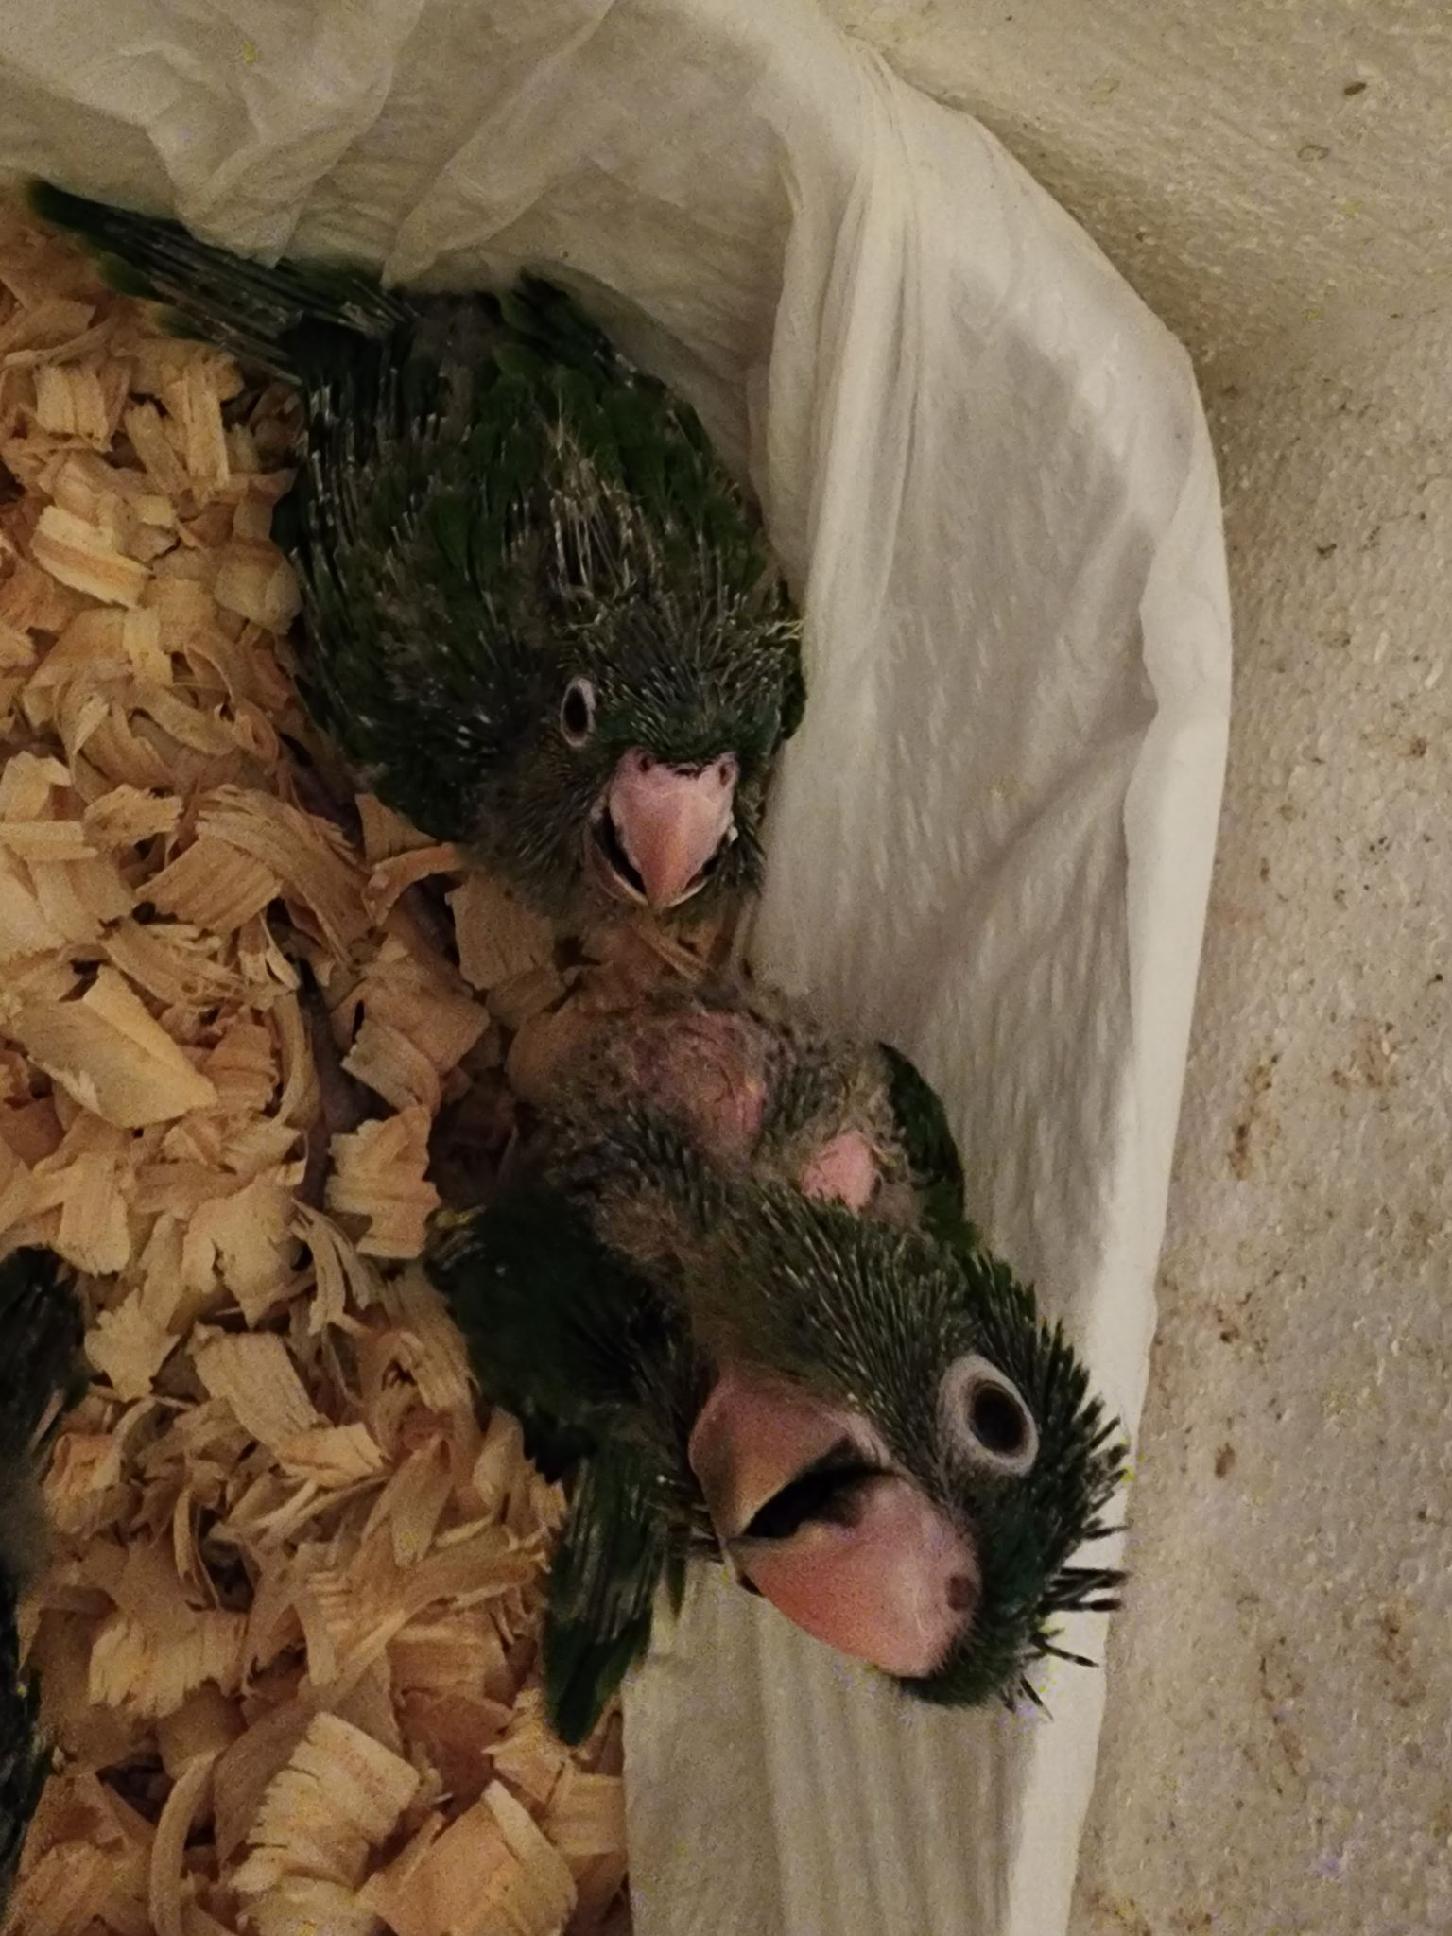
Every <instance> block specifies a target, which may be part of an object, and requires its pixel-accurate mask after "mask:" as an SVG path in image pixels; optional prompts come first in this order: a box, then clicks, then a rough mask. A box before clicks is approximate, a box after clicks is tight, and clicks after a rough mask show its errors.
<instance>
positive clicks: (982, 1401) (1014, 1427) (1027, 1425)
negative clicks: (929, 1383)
mask: <svg viewBox="0 0 1452 1936" xmlns="http://www.w3.org/2000/svg"><path fill="white" fill-rule="evenodd" d="M938 1402H939V1404H940V1406H941V1408H942V1417H943V1425H944V1429H945V1431H946V1432H947V1435H948V1439H949V1442H950V1443H951V1444H952V1445H953V1446H954V1448H955V1449H956V1451H957V1452H958V1454H959V1456H960V1457H961V1458H962V1459H964V1460H965V1461H966V1462H967V1464H969V1465H970V1466H972V1467H973V1468H974V1469H975V1470H976V1471H978V1472H981V1473H983V1474H984V1475H985V1476H992V1477H995V1478H1003V1479H1021V1478H1022V1477H1023V1475H1024V1474H1025V1473H1026V1472H1028V1471H1030V1470H1031V1469H1032V1466H1033V1463H1034V1460H1035V1459H1036V1458H1037V1457H1038V1455H1039V1428H1038V1426H1037V1425H1036V1424H1035V1423H1034V1418H1033V1413H1032V1412H1030V1410H1029V1408H1028V1406H1027V1404H1026V1403H1025V1402H1024V1399H1023V1397H1022V1395H1021V1393H1020V1392H1019V1391H1018V1390H1017V1389H1016V1387H1015V1386H1014V1385H1013V1383H1012V1382H1011V1381H1010V1380H1009V1379H1007V1378H1005V1377H1004V1375H1003V1373H1002V1372H1001V1371H999V1370H998V1369H997V1367H996V1366H994V1365H991V1364H990V1363H989V1362H988V1360H987V1359H986V1358H980V1357H979V1356H978V1355H977V1353H976V1352H971V1353H969V1354H968V1356H966V1357H963V1358H957V1359H955V1360H954V1361H953V1363H952V1364H951V1365H949V1367H948V1369H947V1370H946V1371H945V1372H944V1374H943V1382H942V1384H941V1385H940V1387H939V1391H938Z"/></svg>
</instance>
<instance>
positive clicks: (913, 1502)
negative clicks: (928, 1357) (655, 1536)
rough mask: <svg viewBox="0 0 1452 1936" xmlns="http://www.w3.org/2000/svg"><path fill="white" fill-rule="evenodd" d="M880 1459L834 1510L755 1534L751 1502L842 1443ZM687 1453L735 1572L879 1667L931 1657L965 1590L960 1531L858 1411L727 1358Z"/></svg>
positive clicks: (959, 1630)
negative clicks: (838, 1515) (837, 1513)
mask: <svg viewBox="0 0 1452 1936" xmlns="http://www.w3.org/2000/svg"><path fill="white" fill-rule="evenodd" d="M844 1441H845V1445H846V1448H847V1449H850V1452H851V1454H852V1456H853V1457H854V1458H861V1459H862V1460H864V1461H865V1462H867V1463H869V1464H872V1465H879V1466H881V1467H882V1468H883V1470H882V1471H881V1472H880V1473H879V1474H878V1476H876V1477H874V1478H870V1479H866V1480H864V1481H861V1482H860V1483H859V1484H858V1485H857V1486H856V1487H854V1489H853V1491H852V1493H851V1494H850V1504H849V1505H848V1507H847V1510H846V1511H845V1513H844V1515H843V1517H844V1521H845V1523H840V1524H839V1523H836V1522H835V1520H831V1521H829V1520H823V1519H808V1520H806V1521H804V1522H803V1524H802V1525H801V1526H800V1527H799V1528H798V1529H797V1530H796V1531H795V1532H793V1533H791V1534H790V1535H789V1536H788V1537H786V1538H782V1539H763V1538H759V1537H753V1536H752V1535H751V1534H750V1532H749V1530H748V1529H749V1528H750V1526H751V1523H752V1521H753V1520H754V1519H755V1517H756V1515H757V1513H758V1512H760V1510H761V1509H762V1507H763V1506H765V1505H767V1504H768V1503H769V1502H770V1501H771V1500H772V1499H774V1498H775V1497H776V1496H777V1494H778V1493H779V1492H781V1490H782V1489H783V1487H785V1486H787V1485H789V1484H790V1483H791V1482H792V1481H793V1480H795V1479H798V1478H800V1477H801V1476H802V1474H803V1473H804V1472H805V1471H806V1470H807V1469H808V1468H810V1467H812V1466H813V1465H815V1464H816V1463H817V1462H818V1461H820V1460H822V1459H823V1458H825V1457H828V1456H831V1455H834V1454H835V1453H836V1452H837V1451H838V1450H839V1448H843V1446H844ZM687 1457H688V1459H689V1461H690V1465H691V1470H692V1471H693V1472H694V1473H695V1475H696V1478H697V1481H698V1482H699V1484H700V1487H701V1490H702V1493H703V1494H704V1496H705V1500H706V1505H707V1508H708V1510H709V1511H710V1514H711V1518H712V1521H713V1523H714V1525H715V1527H716V1531H717V1535H718V1537H719V1538H720V1539H721V1541H722V1544H723V1545H724V1546H725V1547H726V1549H727V1551H728V1553H729V1554H730V1556H731V1558H732V1559H733V1561H734V1562H735V1564H736V1566H737V1568H738V1570H739V1572H740V1573H741V1574H742V1575H743V1576H744V1577H745V1578H746V1579H747V1580H749V1581H750V1582H751V1584H752V1585H753V1586H754V1587H755V1588H756V1589H757V1590H758V1592H760V1593H761V1594H762V1595H763V1596H764V1597H765V1598H766V1599H768V1600H770V1601H771V1603H772V1604H773V1606H775V1607H776V1608H777V1610H778V1611H779V1612H781V1613H783V1614H785V1615H786V1617H787V1619H788V1620H790V1621H792V1622H793V1623H794V1624H795V1625H796V1626H798V1627H800V1628H801V1629H802V1630H803V1631H804V1632H805V1633H809V1634H812V1635H813V1636H814V1637H815V1638H816V1639H818V1640H821V1641H824V1642H825V1643H826V1644H827V1645H828V1646H831V1647H835V1648H837V1649H838V1650H839V1651H840V1652H842V1653H845V1654H851V1655H853V1656H854V1657H855V1658H856V1659H859V1660H865V1661H869V1662H871V1664H872V1665H873V1666H875V1667H880V1668H882V1669H883V1670H884V1671H885V1672H887V1673H890V1674H897V1675H902V1676H916V1675H922V1674H929V1673H931V1672H932V1671H933V1670H934V1669H935V1668H936V1667H938V1666H939V1665H941V1663H942V1661H943V1660H944V1659H945V1658H946V1656H947V1655H948V1653H949V1652H950V1650H951V1649H952V1647H953V1646H954V1644H955V1643H956V1642H957V1641H958V1640H959V1639H960V1638H961V1636H962V1634H963V1632H964V1631H965V1629H966V1627H967V1625H968V1623H969V1621H970V1620H971V1618H972V1613H973V1608H974V1606H975V1604H976V1602H977V1597H978V1585H979V1573H978V1562H977V1557H976V1555H975V1553H974V1549H973V1543H972V1541H971V1540H970V1539H969V1537H968V1535H967V1534H966V1533H965V1532H964V1531H963V1530H962V1529H961V1528H960V1527H958V1526H957V1525H955V1524H954V1522H953V1521H952V1520H951V1519H950V1518H949V1517H948V1515H947V1514H946V1513H945V1512H943V1511H942V1509H941V1508H940V1507H938V1506H936V1505H935V1504H934V1503H933V1502H932V1500H930V1499H929V1498H928V1497H927V1495H926V1494H925V1493H924V1492H923V1491H922V1489H921V1488H920V1487H919V1486H918V1485H917V1484H916V1483H915V1482H914V1481H913V1480H911V1479H909V1478H908V1477H907V1476H906V1475H905V1474H903V1473H900V1472H897V1471H893V1470H891V1469H890V1467H891V1461H890V1459H889V1457H888V1454H887V1448H886V1447H885V1446H884V1445H883V1444H882V1443H881V1441H880V1440H878V1439H877V1438H876V1436H875V1434H874V1433H873V1432H872V1431H871V1429H870V1428H869V1427H868V1426H867V1424H866V1423H865V1421H864V1420H862V1419H861V1418H859V1417H858V1416H857V1415H856V1414H854V1413H852V1412H850V1411H847V1410H845V1409H843V1408H838V1407H834V1406H831V1405H828V1404H826V1403H824V1402H823V1401H821V1400H819V1399H816V1398H813V1397H812V1396H810V1394H808V1393H806V1392H804V1391H802V1390H800V1389H799V1388H797V1387H796V1386H793V1385H789V1384H787V1383H786V1382H785V1381H783V1380H780V1379H776V1378H773V1377H771V1376H770V1375H768V1374H767V1373H764V1372H760V1371H757V1370H755V1369H754V1368H752V1367H747V1366H741V1365H727V1366H726V1367H724V1368H723V1370H722V1372H721V1375H720V1377H719V1378H718V1380H717V1382H716V1385H715V1387H714V1389H713V1390H712V1392H711V1393H710V1395H709V1397H708V1398H707V1400H706V1403H705V1404H704V1406H703V1407H702V1408H701V1413H700V1416H699V1417H698V1419H697V1420H696V1424H695V1428H694V1430H693V1431H692V1433H691V1438H690V1442H689V1444H688V1446H687Z"/></svg>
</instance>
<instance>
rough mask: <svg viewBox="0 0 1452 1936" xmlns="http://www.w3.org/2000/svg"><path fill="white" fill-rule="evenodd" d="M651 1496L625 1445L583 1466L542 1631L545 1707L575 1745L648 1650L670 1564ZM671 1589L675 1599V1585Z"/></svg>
mask: <svg viewBox="0 0 1452 1936" xmlns="http://www.w3.org/2000/svg"><path fill="white" fill-rule="evenodd" d="M654 1492H655V1488H654V1486H653V1484H652V1475H651V1469H650V1465H649V1463H648V1461H647V1460H646V1459H644V1458H643V1457H642V1456H641V1455H640V1453H639V1452H638V1451H636V1450H635V1449H634V1448H633V1447H630V1446H628V1445H615V1446H612V1447H610V1448H609V1449H608V1450H604V1451H602V1452H601V1453H599V1454H598V1455H597V1456H596V1457H594V1458H591V1459H589V1460H587V1461H586V1463H585V1465H584V1466H583V1467H582V1468H581V1472H580V1477H579V1481H578V1483H577V1485H576V1488H575V1493H574V1497H573V1498H572V1500H571V1502H570V1514H569V1518H568V1520H567V1522H566V1525H565V1530H564V1534H563V1536H562V1538H561V1540H560V1544H559V1546H558V1548H557V1549H556V1553H555V1559H554V1564H553V1566H552V1568H551V1571H550V1584H549V1607H548V1611H547V1614H546V1619H545V1630H544V1689H545V1705H546V1710H547V1712H548V1714H549V1717H550V1723H551V1725H552V1726H553V1728H554V1729H555V1732H556V1733H557V1734H558V1735H559V1737H560V1739H561V1740H562V1741H564V1742H566V1743H567V1744H568V1745H569V1746H571V1747H577V1746H578V1745H579V1743H580V1742H582V1741H583V1740H584V1739H585V1738H586V1736H587V1735H589V1734H590V1732H591V1731H592V1730H593V1728H594V1727H595V1724H596V1723H597V1721H598V1720H599V1719H600V1716H601V1714H602V1713H603V1712H604V1710H605V1707H606V1705H607V1703H608V1702H609V1701H610V1699H611V1698H612V1696H613V1695H614V1694H615V1692H616V1689H617V1688H618V1687H619V1686H620V1683H621V1681H622V1680H623V1679H624V1678H625V1676H626V1674H627V1673H628V1672H629V1671H630V1669H631V1668H632V1667H633V1666H634V1665H635V1664H636V1662H637V1661H638V1660H641V1659H642V1658H643V1657H644V1655H645V1653H646V1651H647V1649H648V1647H649V1645H650V1631H651V1613H652V1607H653V1604H654V1601H655V1596H656V1592H657V1589H658V1588H659V1586H660V1585H661V1582H662V1579H663V1577H664V1576H665V1574H666V1572H667V1561H668V1557H669V1555H668V1547H669V1540H668V1534H667V1526H668V1522H667V1521H666V1520H665V1518H664V1517H663V1516H662V1515H661V1513H660V1511H659V1509H658V1506H657V1502H656V1499H655V1497H654ZM671 1571H672V1573H673V1575H674V1574H678V1573H679V1566H678V1565H677V1566H676V1567H674V1568H672V1569H671ZM671 1586H672V1596H673V1598H674V1596H675V1591H676V1580H675V1579H674V1578H673V1579H672V1581H671ZM678 1604H679V1602H678V1601H677V1605H678Z"/></svg>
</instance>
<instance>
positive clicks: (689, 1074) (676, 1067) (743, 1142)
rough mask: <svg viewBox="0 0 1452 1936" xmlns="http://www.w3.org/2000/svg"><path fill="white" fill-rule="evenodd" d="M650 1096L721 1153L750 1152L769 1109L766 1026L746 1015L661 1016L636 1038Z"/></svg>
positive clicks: (639, 1075)
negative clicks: (663, 1017) (764, 1030)
mask: <svg viewBox="0 0 1452 1936" xmlns="http://www.w3.org/2000/svg"><path fill="white" fill-rule="evenodd" d="M633 1048H634V1055H633V1061H634V1068H635V1079H636V1082H637V1083H638V1084H639V1087H640V1091H641V1094H642V1096H643V1097H644V1098H645V1099H646V1100H648V1101H650V1102H652V1103H654V1104H655V1105H656V1106H657V1107H658V1108H661V1109H664V1110H666V1111H667V1112H668V1113H669V1114H671V1115H673V1116H677V1117H679V1118H680V1119H681V1120H682V1121H683V1122H684V1123H685V1124H686V1125H687V1126H688V1127H689V1128H690V1130H691V1132H692V1133H693V1134H694V1136H695V1137H696V1139H697V1140H698V1141H699V1142H700V1143H701V1145H702V1146H703V1147H704V1148H705V1149H706V1150H707V1151H709V1152H710V1154H711V1155H713V1156H716V1157H728V1158H729V1157H737V1158H740V1157H744V1156H747V1155H749V1154H750V1152H751V1150H752V1149H753V1148H754V1146H755V1144H756V1141H757V1139H758V1137H759V1136H760V1135H761V1125H762V1122H763V1120H764V1119H765V1115H766V1069H765V1053H764V1049H763V1038H762V1034H761V1031H760V1030H759V1029H758V1028H756V1027H755V1026H754V1025H753V1024H752V1023H751V1022H749V1021H746V1020H745V1019H744V1018H743V1017H741V1016H739V1015H730V1014H711V1013H708V1014H695V1015H691V1014H688V1015H681V1016H676V1017H672V1018H671V1019H669V1020H662V1021H659V1022H653V1023H651V1024H649V1025H648V1026H647V1027H646V1028H644V1029H642V1030H641V1032H640V1033H639V1035H637V1037H636V1039H635V1043H634V1045H633Z"/></svg>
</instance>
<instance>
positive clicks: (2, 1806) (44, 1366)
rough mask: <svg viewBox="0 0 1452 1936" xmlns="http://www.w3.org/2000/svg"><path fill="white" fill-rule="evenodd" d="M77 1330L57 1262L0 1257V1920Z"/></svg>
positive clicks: (43, 1760)
mask: <svg viewBox="0 0 1452 1936" xmlns="http://www.w3.org/2000/svg"><path fill="white" fill-rule="evenodd" d="M80 1335H81V1328H80V1314H79V1311H78V1310H77V1307H76V1303H75V1299H74V1297H73V1296H72V1294H71V1292H70V1290H69V1288H68V1287H67V1286H66V1285H64V1284H63V1283H62V1282H61V1279H60V1274H59V1270H58V1268H57V1263H56V1260H55V1258H53V1257H52V1256H50V1255H49V1254H48V1253H47V1252H44V1251H38V1250H19V1251H13V1252H12V1253H11V1255H10V1256H9V1257H7V1258H5V1259H4V1261H3V1262H0V1917H3V1911H4V1906H5V1903H6V1901H7V1899H8V1897H9V1894H10V1889H11V1884H12V1882H13V1880H14V1875H15V1867H16V1864H17V1863H18V1861H19V1859H20V1851H21V1847H22V1845H23V1843H24V1840H25V1832H26V1830H27V1828H28V1827H29V1825H30V1820H31V1817H32V1815H33V1814H34V1813H35V1807H36V1803H37V1802H38V1801H39V1799H40V1791H41V1788H42V1786H43V1785H44V1782H45V1778H46V1774H47V1772H48V1770H49V1767H50V1753H49V1749H48V1748H47V1746H46V1744H45V1742H44V1741H43V1739H42V1738H41V1735H40V1731H39V1698H40V1690H39V1687H38V1685H37V1683H36V1681H35V1679H34V1677H33V1676H27V1675H26V1674H25V1672H24V1671H23V1669H22V1666H21V1661H20V1655H19V1638H20V1637H19V1634H18V1632H17V1630H16V1624H15V1621H16V1611H17V1607H18V1603H19V1600H20V1596H21V1594H22V1592H23V1591H24V1588H25V1585H26V1582H27V1580H28V1579H29V1577H30V1574H31V1571H32V1570H33V1568H34V1566H35V1564H36V1562H37V1559H38V1557H39V1548H40V1545H41V1526H40V1511H39V1504H38V1499H37V1496H36V1485H35V1474H36V1472H37V1471H38V1469H39V1466H40V1463H41V1461H42V1459H43V1457H44V1454H45V1451H46V1444H45V1440H46V1439H48V1437H49V1428H50V1427H53V1425H54V1424H55V1423H56V1422H57V1420H58V1419H59V1416H60V1415H61V1413H62V1412H63V1411H64V1409H65V1408H66V1406H67V1405H68V1404H70V1403H73V1402H74V1400H75V1399H76V1398H77V1397H78V1396H79V1393H80V1391H81V1389H82V1388H83V1380H82V1378H81V1371H80Z"/></svg>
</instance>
